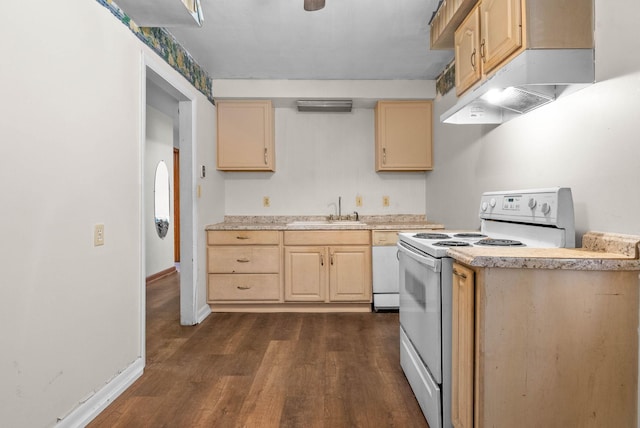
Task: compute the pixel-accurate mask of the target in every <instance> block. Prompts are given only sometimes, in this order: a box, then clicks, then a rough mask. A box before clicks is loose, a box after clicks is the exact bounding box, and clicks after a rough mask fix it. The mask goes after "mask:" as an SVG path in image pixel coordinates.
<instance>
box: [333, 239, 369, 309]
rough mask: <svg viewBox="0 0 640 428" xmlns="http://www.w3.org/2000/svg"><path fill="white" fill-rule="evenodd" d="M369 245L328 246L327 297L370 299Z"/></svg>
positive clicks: (346, 300)
mask: <svg viewBox="0 0 640 428" xmlns="http://www.w3.org/2000/svg"><path fill="white" fill-rule="evenodd" d="M371 287H372V286H371V247H368V246H366V247H365V246H357V247H330V248H329V299H330V300H331V301H332V302H353V301H359V302H361V301H367V302H370V301H371Z"/></svg>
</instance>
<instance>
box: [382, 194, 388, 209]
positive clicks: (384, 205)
mask: <svg viewBox="0 0 640 428" xmlns="http://www.w3.org/2000/svg"><path fill="white" fill-rule="evenodd" d="M382 206H383V207H388V206H389V197H388V196H383V197H382Z"/></svg>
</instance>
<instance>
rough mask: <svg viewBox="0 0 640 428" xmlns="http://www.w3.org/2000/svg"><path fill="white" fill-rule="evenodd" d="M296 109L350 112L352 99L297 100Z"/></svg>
mask: <svg viewBox="0 0 640 428" xmlns="http://www.w3.org/2000/svg"><path fill="white" fill-rule="evenodd" d="M296 104H297V106H298V111H311V112H331V113H350V112H351V107H352V105H353V101H352V100H298V101H297V102H296Z"/></svg>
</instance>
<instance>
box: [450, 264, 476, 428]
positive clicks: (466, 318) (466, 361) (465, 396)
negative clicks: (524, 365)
mask: <svg viewBox="0 0 640 428" xmlns="http://www.w3.org/2000/svg"><path fill="white" fill-rule="evenodd" d="M474 309H475V282H474V277H473V271H472V270H471V269H468V268H466V267H464V266H462V265H459V264H457V263H454V264H453V310H452V320H451V336H452V338H451V359H452V363H451V422H452V424H453V426H454V427H455V428H472V427H473V404H474V403H473V387H474V370H473V368H474V327H475V322H474V317H475V310H474Z"/></svg>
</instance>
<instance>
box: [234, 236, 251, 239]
mask: <svg viewBox="0 0 640 428" xmlns="http://www.w3.org/2000/svg"><path fill="white" fill-rule="evenodd" d="M236 239H249V237H248V236H236Z"/></svg>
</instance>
